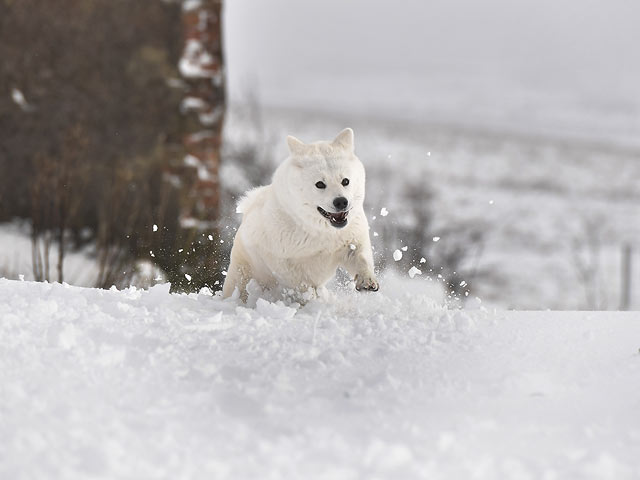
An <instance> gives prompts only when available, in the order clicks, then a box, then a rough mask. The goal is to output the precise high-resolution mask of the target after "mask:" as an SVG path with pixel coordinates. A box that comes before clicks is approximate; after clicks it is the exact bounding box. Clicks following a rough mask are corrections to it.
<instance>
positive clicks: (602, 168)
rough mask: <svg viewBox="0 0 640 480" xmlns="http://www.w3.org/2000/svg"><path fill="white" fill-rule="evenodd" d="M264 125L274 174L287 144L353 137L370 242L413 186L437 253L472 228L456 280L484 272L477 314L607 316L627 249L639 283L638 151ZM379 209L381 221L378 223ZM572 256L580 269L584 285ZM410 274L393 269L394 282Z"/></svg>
mask: <svg viewBox="0 0 640 480" xmlns="http://www.w3.org/2000/svg"><path fill="white" fill-rule="evenodd" d="M262 122H263V124H264V129H265V130H266V132H267V138H270V139H272V141H273V145H274V147H275V148H274V150H275V151H274V161H275V162H276V163H277V162H280V161H281V159H283V158H285V156H286V144H285V141H284V138H285V137H286V135H287V134H293V135H296V136H298V137H299V138H301V139H302V140H305V141H313V140H317V139H323V138H332V136H333V135H335V134H336V132H338V131H340V130H341V129H342V128H344V127H345V126H351V127H353V128H354V130H355V138H356V151H357V153H358V155H359V157H360V158H361V160H362V161H363V163H364V164H365V167H366V168H367V199H366V201H365V208H367V209H368V212H369V214H370V225H371V227H372V229H373V230H374V231H375V230H379V229H384V228H387V229H388V228H393V225H394V224H395V222H397V221H398V219H399V218H402V217H403V216H406V214H407V212H408V211H410V209H411V205H410V200H409V199H407V198H406V197H405V195H406V191H407V185H408V184H411V183H413V184H416V183H417V182H419V183H420V184H421V185H424V188H425V189H426V190H428V191H431V192H432V193H433V198H432V199H431V200H430V201H428V202H425V204H424V205H422V206H421V207H420V208H422V209H429V210H431V211H432V212H433V224H432V225H431V229H432V232H433V235H437V236H439V237H441V240H440V242H439V244H438V245H437V246H436V247H435V248H436V249H437V248H441V249H447V248H448V247H450V241H451V239H450V238H449V235H448V234H447V231H448V230H449V229H450V228H451V227H452V226H461V225H468V226H476V227H478V228H479V229H481V231H483V232H484V240H483V242H482V248H481V251H479V252H478V253H479V255H477V254H476V250H475V249H470V254H469V257H468V258H467V259H466V261H465V262H463V268H464V270H465V272H464V273H469V272H473V271H479V272H481V273H482V275H480V276H478V277H477V278H474V279H473V280H474V281H473V288H472V293H473V294H474V295H478V296H480V297H481V298H482V299H483V301H484V302H485V303H486V304H490V305H492V306H496V307H499V308H514V309H536V310H537V309H546V308H550V309H554V310H577V309H587V310H595V309H604V310H606V309H613V310H615V309H617V308H619V305H620V299H621V290H622V289H621V277H622V273H621V270H622V267H621V265H622V255H621V253H622V250H623V246H625V245H630V246H631V247H633V249H634V251H635V254H634V259H633V262H632V263H633V264H635V266H634V268H633V280H632V285H639V284H640V268H638V265H640V262H639V260H638V259H639V257H638V252H640V222H637V221H633V219H636V218H637V217H638V199H639V198H640V182H638V178H640V162H639V161H638V158H639V155H640V153H639V152H640V150H638V148H635V147H629V146H626V147H623V146H621V144H616V143H611V142H607V141H600V140H594V139H591V140H585V139H580V138H574V137H571V136H568V135H567V136H563V135H564V133H563V134H560V133H559V134H558V135H557V136H549V135H548V136H544V135H538V134H534V133H529V134H514V133H509V131H508V130H504V129H503V130H500V129H492V128H490V127H488V126H486V125H483V124H481V126H479V127H476V128H471V127H460V126H455V125H454V124H443V123H428V121H424V120H423V122H422V123H420V122H405V123H402V122H398V121H394V120H393V119H391V118H387V117H380V116H378V117H376V116H374V115H364V116H363V115H357V114H344V113H334V114H321V113H318V112H317V111H311V112H304V111H300V110H286V109H282V108H279V109H275V108H273V109H267V110H265V111H264V112H263V114H262ZM247 130H250V129H247V127H246V123H243V121H242V118H237V115H236V113H235V112H234V110H233V109H231V111H230V116H229V120H228V124H227V127H226V132H227V137H228V138H229V139H230V141H231V142H237V143H241V142H242V139H243V138H245V137H247V136H248V135H249V133H250V132H249V133H248V132H247ZM222 168H223V169H222V174H223V183H224V182H232V183H236V182H238V178H239V175H237V174H236V175H233V176H230V175H227V173H228V170H229V169H233V168H234V166H233V165H230V164H226V165H223V167H222ZM263 181H268V179H265V180H263ZM381 206H385V207H386V208H387V209H388V210H389V212H390V214H389V216H387V217H385V218H381V217H380V215H378V213H379V210H380V207H381ZM375 215H378V218H377V219H376V220H373V216H375ZM379 231H380V230H379ZM429 238H431V237H429ZM399 240H402V239H399ZM374 243H375V239H374ZM427 243H430V242H427ZM400 246H401V243H399V244H398V245H397V246H396V247H394V248H400ZM409 248H411V249H413V248H416V249H418V250H419V251H420V250H422V251H423V252H425V253H424V256H426V257H427V258H430V255H429V254H428V252H429V251H431V252H433V251H434V250H433V249H431V250H430V248H431V246H429V245H409ZM576 257H579V258H580V259H581V261H582V262H583V263H584V264H587V265H588V266H590V268H591V274H590V278H589V280H585V278H584V277H583V276H582V274H581V269H580V266H579V265H578V261H577V260H576ZM387 262H388V263H392V262H391V260H390V259H387ZM409 267H410V265H404V264H403V265H402V272H403V273H406V271H407V270H408V269H409ZM594 290H595V291H596V293H595V294H594V293H593V291H594ZM632 290H633V292H634V293H635V296H634V293H632V297H633V298H632V301H631V308H632V309H638V308H640V297H638V296H637V294H638V289H637V288H635V287H633V289H632Z"/></svg>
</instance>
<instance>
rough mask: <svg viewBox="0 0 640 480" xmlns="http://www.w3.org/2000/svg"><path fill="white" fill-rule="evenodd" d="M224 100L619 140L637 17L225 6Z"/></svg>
mask: <svg viewBox="0 0 640 480" xmlns="http://www.w3.org/2000/svg"><path fill="white" fill-rule="evenodd" d="M225 8H226V13H225V15H226V35H225V36H226V39H225V41H226V51H227V61H228V73H229V83H230V97H231V99H232V100H241V99H242V98H244V97H246V95H247V93H248V92H249V91H252V93H257V94H258V96H259V97H260V99H261V101H262V102H263V103H265V104H267V105H287V106H295V107H303V108H309V109H313V108H322V109H329V110H338V111H339V110H343V111H344V110H347V109H355V110H358V111H363V112H367V113H378V114H379V113H383V112H384V113H393V114H395V115H400V116H409V117H411V116H420V118H422V119H425V118H426V119H430V120H452V121H458V122H462V121H468V122H471V123H474V124H480V123H487V124H495V123H497V124H502V125H506V124H509V125H512V124H521V125H522V126H525V127H527V126H528V127H539V128H542V129H544V128H546V129H555V128H563V129H566V130H567V131H571V132H576V131H582V132H583V133H586V134H591V135H593V134H595V133H597V134H601V135H603V136H606V135H607V134H611V135H614V136H617V137H625V138H630V137H632V136H633V135H635V134H637V133H638V128H640V127H639V125H638V123H639V121H638V117H639V112H640V93H639V87H638V85H640V54H639V53H638V48H637V46H638V45H639V44H640V29H638V28H637V25H638V23H637V21H638V18H640V6H639V4H638V2H634V1H630V0H610V1H604V0H587V1H565V2H554V1H551V0H538V1H533V0H522V1H507V0H490V1H484V2H476V1H471V0H457V1H429V2H418V1H411V0H399V1H395V2H371V1H366V0H353V1H349V2H344V1H339V0H325V1H323V2H299V1H295V0H273V1H270V2H255V1H249V0H233V1H230V2H227V4H226V7H225Z"/></svg>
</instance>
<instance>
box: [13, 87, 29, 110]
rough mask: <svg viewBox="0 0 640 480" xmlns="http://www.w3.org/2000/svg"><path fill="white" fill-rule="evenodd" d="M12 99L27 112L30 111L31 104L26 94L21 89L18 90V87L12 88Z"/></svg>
mask: <svg viewBox="0 0 640 480" xmlns="http://www.w3.org/2000/svg"><path fill="white" fill-rule="evenodd" d="M11 100H13V102H14V103H15V104H16V105H18V106H19V107H20V108H21V109H22V110H24V111H25V112H28V111H30V110H31V106H30V105H29V103H28V102H27V99H26V98H24V94H23V93H22V91H21V90H18V89H17V88H12V89H11Z"/></svg>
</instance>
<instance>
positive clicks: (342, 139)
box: [331, 128, 353, 152]
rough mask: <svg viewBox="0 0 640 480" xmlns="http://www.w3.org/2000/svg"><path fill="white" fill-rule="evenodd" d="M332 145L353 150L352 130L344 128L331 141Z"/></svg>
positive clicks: (349, 150)
mask: <svg viewBox="0 0 640 480" xmlns="http://www.w3.org/2000/svg"><path fill="white" fill-rule="evenodd" d="M331 143H332V145H333V146H335V147H339V148H342V149H344V150H347V151H348V152H353V130H351V129H350V128H345V129H344V130H342V131H341V132H340V133H339V134H338V136H337V137H336V138H335V139H334V140H333V142H331Z"/></svg>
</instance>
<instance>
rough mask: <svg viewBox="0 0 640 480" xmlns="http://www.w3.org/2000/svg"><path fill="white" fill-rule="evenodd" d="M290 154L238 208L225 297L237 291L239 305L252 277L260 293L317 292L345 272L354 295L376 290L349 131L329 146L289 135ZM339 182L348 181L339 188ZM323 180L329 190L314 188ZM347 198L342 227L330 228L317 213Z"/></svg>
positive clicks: (360, 176) (361, 175)
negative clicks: (239, 218)
mask: <svg viewBox="0 0 640 480" xmlns="http://www.w3.org/2000/svg"><path fill="white" fill-rule="evenodd" d="M287 143H288V145H289V151H290V155H289V157H288V158H287V159H286V160H285V161H284V162H283V163H282V164H281V165H280V166H279V167H278V168H277V169H276V171H275V173H274V175H273V180H272V183H271V185H267V186H263V187H258V188H255V189H253V190H251V191H249V192H248V193H247V194H246V195H245V197H244V198H243V199H242V200H241V201H240V202H239V204H238V212H241V213H242V215H243V216H242V223H241V225H240V227H239V229H238V232H237V233H236V236H235V240H234V243H233V249H232V250H231V264H230V265H229V269H228V272H227V277H226V280H225V282H224V288H223V296H224V297H230V296H231V295H233V293H234V291H236V289H237V290H238V291H239V294H240V298H241V299H242V300H243V301H246V299H247V284H248V282H249V281H250V280H251V279H254V280H255V281H257V282H258V284H259V285H260V286H261V287H262V288H263V289H274V288H275V287H279V288H283V289H294V290H296V291H300V292H303V291H307V290H309V289H312V290H314V291H315V290H317V289H319V288H321V287H323V286H324V285H325V283H327V281H328V280H330V279H331V278H332V277H333V276H334V275H335V273H336V268H337V267H339V266H341V267H344V268H345V269H346V270H347V271H348V272H349V273H350V274H351V275H353V276H354V278H355V282H356V288H357V289H358V290H377V289H378V281H377V280H376V277H375V274H374V266H373V254H372V251H371V241H370V239H369V225H368V222H367V218H366V216H365V214H364V210H363V201H364V195H365V191H364V190H365V188H364V187H365V172H364V166H363V165H362V163H361V162H360V160H359V159H358V157H356V155H355V153H354V146H353V130H351V129H350V128H347V129H345V130H343V131H342V132H341V133H340V134H339V135H338V136H337V137H336V138H335V140H333V141H332V142H315V143H312V144H304V143H302V142H301V141H300V140H298V139H297V138H295V137H292V136H289V137H287ZM344 179H348V180H349V184H348V185H347V186H344V185H343V184H342V182H343V180H344ZM319 181H322V182H324V183H325V184H326V188H324V189H320V188H317V187H316V183H317V182H319ZM336 197H344V198H346V199H347V200H348V202H349V204H348V205H349V206H348V211H349V213H348V216H347V224H346V226H344V227H343V228H336V227H334V226H332V224H331V222H330V221H329V219H328V218H326V217H324V216H323V215H322V214H321V213H320V212H319V211H318V207H321V208H322V209H324V210H325V211H326V212H330V213H335V212H336V208H334V206H333V200H334V199H335V198H336Z"/></svg>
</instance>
